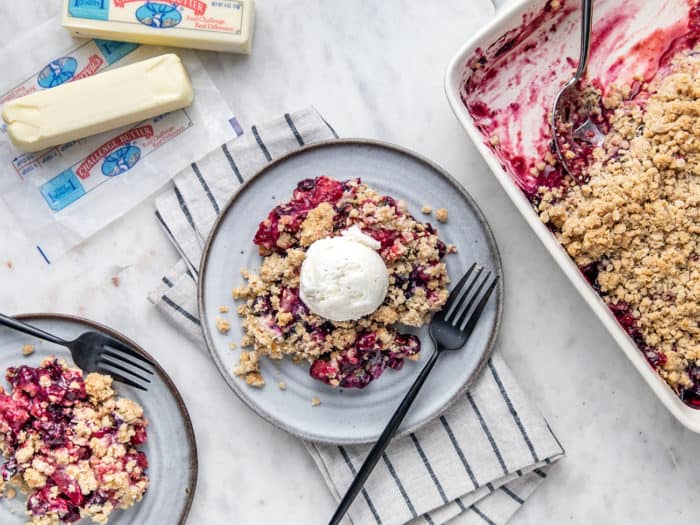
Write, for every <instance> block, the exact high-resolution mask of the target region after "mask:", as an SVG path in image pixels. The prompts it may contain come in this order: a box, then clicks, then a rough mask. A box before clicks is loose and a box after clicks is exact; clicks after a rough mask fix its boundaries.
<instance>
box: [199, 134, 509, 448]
mask: <svg viewBox="0 0 700 525" xmlns="http://www.w3.org/2000/svg"><path fill="white" fill-rule="evenodd" d="M337 145H354V146H373V147H379V148H384V149H388V150H392V151H393V152H395V153H399V154H401V155H407V156H409V157H412V158H414V159H416V160H418V161H419V162H421V163H423V164H426V165H428V166H429V167H430V168H431V169H433V170H434V171H435V172H437V173H438V174H439V175H441V176H442V177H444V178H445V179H446V180H447V181H448V182H449V183H450V184H451V185H452V186H453V187H454V188H455V190H457V191H458V192H459V193H460V194H461V195H462V197H463V198H464V199H465V200H466V201H467V202H468V203H469V205H470V206H471V208H472V210H473V211H474V213H475V214H476V217H477V219H478V220H479V223H480V224H481V226H482V227H483V228H484V231H485V232H486V237H487V240H488V242H489V251H490V252H491V253H493V255H494V259H495V260H496V268H495V269H494V271H495V272H496V273H497V274H498V275H499V276H500V278H499V280H498V286H497V291H498V293H497V296H496V299H497V303H496V321H495V323H494V326H493V329H492V330H491V334H490V336H489V340H488V342H487V344H486V349H485V350H484V351H483V354H482V357H481V359H480V361H479V363H478V364H477V367H476V369H475V371H474V373H473V374H472V375H471V377H469V379H468V380H467V381H465V383H464V385H462V387H461V388H460V389H459V390H458V391H457V392H455V394H454V395H453V396H452V397H451V398H450V399H449V400H448V401H447V403H445V405H444V406H443V407H442V408H441V409H440V410H439V411H437V412H436V413H435V415H434V416H433V417H432V418H428V419H426V420H425V421H420V422H418V423H416V424H414V425H412V426H410V427H408V428H406V429H403V430H402V431H401V432H398V433H397V434H396V436H395V438H400V437H403V436H407V435H408V434H411V433H413V432H415V431H416V430H418V429H419V428H421V427H422V426H424V425H425V424H427V423H429V422H430V421H433V420H434V419H435V418H437V417H439V416H441V415H442V414H444V413H445V412H446V411H447V410H448V409H449V408H450V407H451V406H452V405H453V404H454V403H455V401H457V399H458V398H459V397H461V396H462V395H464V393H465V392H466V391H467V390H468V389H469V387H471V386H472V384H473V383H474V381H475V380H476V378H477V377H479V375H480V374H481V372H482V370H483V368H484V366H485V365H486V363H487V361H488V360H489V358H490V357H491V354H492V352H493V347H494V345H495V344H496V337H497V336H498V332H499V330H500V327H501V319H502V317H503V300H504V297H503V296H504V283H503V265H502V262H501V254H500V252H499V250H498V245H497V243H496V238H495V237H494V235H493V231H492V230H491V226H490V225H489V223H488V221H487V220H486V216H485V215H484V213H483V212H482V211H481V208H480V207H479V205H478V204H477V203H476V201H475V200H474V198H473V197H472V196H471V194H470V193H469V192H468V191H467V190H466V189H465V188H464V187H463V186H462V185H461V184H460V183H459V181H457V179H455V178H454V177H453V176H452V175H450V174H449V173H448V172H447V171H446V170H445V169H443V168H442V167H441V166H439V165H438V164H436V163H435V162H433V161H431V160H430V159H428V158H426V157H424V156H423V155H421V154H419V153H416V152H414V151H411V150H409V149H407V148H403V147H401V146H397V145H395V144H392V143H390V142H385V141H380V140H373V139H362V138H344V139H330V140H324V141H320V142H314V143H313V144H309V145H307V146H303V147H301V148H298V149H295V150H293V151H291V152H289V153H286V154H285V155H283V156H281V157H278V158H277V159H275V160H273V161H271V162H269V163H268V164H266V165H265V166H263V167H262V168H261V169H260V170H259V171H258V172H256V173H255V174H254V175H252V176H251V177H250V178H249V179H248V180H246V181H245V182H244V183H243V184H242V185H241V186H239V187H238V189H237V190H236V191H235V192H234V194H233V195H232V196H231V198H230V199H229V200H228V202H227V203H226V205H225V206H223V207H222V208H221V212H220V213H219V215H218V217H217V218H216V221H215V222H214V225H213V226H212V229H211V231H210V232H209V236H208V237H207V242H206V243H205V245H204V250H203V252H202V258H201V261H200V265H199V281H198V283H197V305H198V308H199V315H200V319H201V321H202V322H201V323H200V328H201V330H202V335H203V336H204V341H205V343H206V347H207V351H208V352H209V355H210V356H211V357H212V359H213V360H214V363H215V364H216V367H217V369H218V370H219V373H220V374H221V375H222V376H223V378H224V380H225V381H226V383H227V384H228V386H229V387H230V388H231V390H233V392H234V393H235V394H236V396H238V398H239V399H240V400H241V401H243V403H244V404H245V405H246V406H247V407H248V408H249V409H250V410H252V411H253V412H254V413H255V414H257V415H258V416H260V417H261V418H263V419H264V420H265V421H267V422H268V423H270V424H272V425H273V426H275V427H277V428H279V429H281V430H284V431H285V432H287V433H289V434H292V435H294V436H297V437H299V438H301V439H304V440H307V441H311V442H314V443H323V444H328V445H360V444H366V443H372V442H374V441H375V440H376V438H347V439H343V440H333V439H324V438H322V437H319V436H313V435H310V434H306V433H304V432H301V431H299V430H298V429H296V428H292V427H289V426H288V425H286V424H284V423H282V422H281V421H278V420H277V419H275V418H274V417H272V416H270V415H269V414H267V413H266V412H264V411H263V410H260V409H259V408H258V406H257V405H256V404H255V403H254V402H253V400H252V399H251V398H250V397H249V396H248V395H247V394H246V393H245V391H244V389H243V388H241V385H240V384H239V382H238V381H237V380H236V378H235V377H233V376H232V375H231V373H230V372H229V371H228V370H226V368H225V366H224V364H223V363H222V362H221V360H220V359H219V356H218V355H217V353H216V352H215V351H214V342H213V338H212V336H211V333H210V331H209V328H208V326H207V323H206V321H205V319H206V316H207V312H206V308H205V305H204V283H205V281H206V275H207V273H206V266H207V261H208V259H209V253H210V249H211V246H212V245H213V244H214V241H215V239H216V235H217V233H218V231H219V227H220V226H221V223H222V222H223V219H224V217H225V216H226V214H227V213H228V211H229V210H230V209H231V207H232V206H233V205H234V204H235V202H236V199H237V198H238V197H239V196H240V195H241V194H242V193H243V192H244V191H245V190H246V189H247V188H248V186H249V185H250V184H251V183H252V182H253V181H254V180H255V179H256V178H258V177H259V176H261V175H263V174H264V173H266V172H267V171H268V170H270V169H272V168H273V167H274V166H276V165H277V164H279V163H281V162H284V161H285V160H287V159H288V158H289V157H293V156H295V155H300V154H303V153H305V152H307V151H309V150H313V149H321V148H325V147H332V146H337ZM376 437H379V436H376Z"/></svg>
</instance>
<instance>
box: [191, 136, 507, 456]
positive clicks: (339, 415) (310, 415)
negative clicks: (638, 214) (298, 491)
mask: <svg viewBox="0 0 700 525" xmlns="http://www.w3.org/2000/svg"><path fill="white" fill-rule="evenodd" d="M320 175H327V176H329V177H332V178H335V179H339V180H344V179H349V178H353V177H360V178H361V179H362V181H363V182H365V183H367V184H369V185H370V186H372V187H373V188H376V189H377V190H378V191H379V192H380V193H383V194H386V195H390V196H392V197H394V198H397V199H402V200H403V201H405V202H406V203H407V205H408V207H409V210H410V211H411V213H413V215H414V216H415V217H416V218H417V219H418V220H423V221H428V220H430V221H432V222H433V224H434V225H435V226H438V227H439V228H438V230H439V233H440V237H441V238H442V239H443V240H444V241H445V242H447V243H453V244H455V245H457V248H458V250H459V251H458V253H457V254H454V255H447V256H446V261H447V268H448V272H449V275H450V277H451V278H452V280H453V281H456V280H457V279H458V278H459V277H460V276H461V275H462V274H463V273H464V272H465V271H466V269H467V268H468V267H469V266H470V265H471V264H472V263H473V262H477V263H479V264H481V265H483V266H485V267H486V268H488V269H492V270H494V271H495V272H496V273H497V274H498V275H501V274H502V271H501V260H500V256H499V254H498V248H497V247H496V241H495V239H494V238H493V234H492V233H491V230H490V228H489V226H488V224H487V223H486V219H485V218H484V216H483V214H482V213H481V210H479V208H478V206H477V205H476V203H475V202H474V200H473V199H472V198H471V197H470V196H469V194H468V193H467V192H466V191H465V190H464V188H462V186H460V185H459V183H458V182H456V181H455V180H454V179H453V178H452V177H451V176H450V175H448V174H447V173H445V172H444V171H443V170H442V169H441V168H439V167H438V166H436V165H435V164H433V163H431V162H430V161H428V160H427V159H425V158H423V157H420V156H419V155H417V154H415V153H412V152H410V151H407V150H404V149H401V148H398V147H396V146H393V145H390V144H386V143H380V142H374V141H367V140H355V139H352V140H337V141H330V142H324V143H320V144H314V145H311V146H307V147H304V148H302V149H300V150H297V151H295V152H293V153H291V154H289V155H287V156H285V157H282V158H280V159H278V160H276V161H275V162H273V163H271V164H269V165H268V166H266V167H265V168H263V170H262V171H260V172H259V173H258V174H257V175H255V176H254V177H253V178H251V179H250V180H249V181H248V182H246V184H244V185H243V186H242V187H241V188H240V189H239V190H238V192H237V193H236V194H235V195H234V196H233V197H232V199H231V200H230V201H229V203H228V204H227V206H226V207H225V208H224V209H223V211H222V213H221V215H220V216H219V218H218V220H217V222H216V224H215V225H214V228H213V229H212V232H211V234H210V235H209V239H208V241H207V245H206V246H205V250H204V255H203V257H202V264H201V267H200V273H199V311H200V316H201V319H202V331H203V333H204V337H205V339H206V342H207V347H208V348H209V351H210V353H211V355H212V357H213V358H214V361H215V362H216V364H217V366H218V367H219V370H220V371H221V373H222V374H223V376H224V378H225V379H226V381H227V382H228V384H229V385H230V386H231V388H232V389H233V391H234V392H235V393H236V394H237V395H238V397H240V398H241V399H242V400H243V401H244V402H245V403H246V404H247V405H248V406H249V407H250V408H251V409H253V410H254V411H255V412H256V413H257V414H258V415H260V416H261V417H263V418H265V419H266V420H267V421H269V422H270V423H272V424H274V425H276V426H278V427H280V428H282V429H284V430H286V431H288V432H290V433H292V434H295V435H297V436H299V437H301V438H303V439H308V440H311V441H316V442H322V443H334V444H351V443H366V442H370V441H373V440H375V439H376V438H377V437H378V436H379V434H380V433H381V431H382V429H383V428H384V426H385V425H386V423H387V422H388V420H389V418H390V417H391V415H392V414H393V413H394V411H395V409H396V407H397V405H398V403H399V402H400V400H401V399H402V398H403V396H404V394H405V393H406V391H407V390H408V388H409V386H410V385H411V383H412V382H413V381H414V379H415V378H416V376H417V375H418V372H419V371H420V367H421V365H422V362H423V360H420V361H418V362H417V363H414V362H410V361H407V362H406V364H405V365H404V367H403V369H402V370H400V371H394V370H389V369H387V370H386V371H385V372H384V374H383V375H382V376H381V377H380V378H379V379H377V380H376V381H374V382H372V383H370V385H368V386H367V387H366V388H364V389H363V390H355V389H334V388H332V387H330V386H328V385H325V384H324V383H321V382H320V381H316V380H314V379H312V378H311V377H310V376H309V371H308V366H307V365H295V364H293V363H292V362H291V360H289V359H284V360H282V361H272V360H269V359H266V358H265V359H262V360H261V363H262V367H261V369H262V373H263V376H264V378H265V380H266V382H267V384H266V385H265V387H264V388H262V389H255V388H251V387H249V386H247V385H246V384H245V382H243V381H241V379H240V378H237V377H235V376H234V375H233V373H232V370H233V368H234V366H235V365H236V363H237V362H238V356H239V353H240V349H236V350H230V349H229V348H228V343H229V341H234V342H239V341H240V340H241V336H242V330H241V323H240V319H239V318H238V316H237V315H236V313H235V308H236V304H235V303H234V301H233V300H232V298H231V290H232V289H233V288H234V287H235V286H239V285H240V284H241V283H242V278H241V276H240V273H239V271H240V269H241V268H248V269H250V270H251V271H254V272H255V271H257V270H258V269H259V268H260V263H261V258H260V255H259V254H258V248H257V246H255V245H254V244H253V241H252V239H253V236H254V235H255V232H256V230H257V227H258V223H259V222H260V221H262V220H263V219H264V218H266V217H267V214H268V213H269V212H270V210H271V209H272V208H273V207H274V206H276V205H277V204H278V203H280V202H282V201H285V200H287V199H289V198H290V197H291V194H292V190H293V189H294V188H295V187H296V184H297V183H298V182H299V181H300V180H302V179H305V178H313V177H317V176H320ZM423 204H429V205H430V206H432V207H433V209H437V208H441V207H444V208H447V210H448V212H449V220H448V221H447V223H446V224H437V223H436V222H435V217H434V215H433V216H427V215H422V214H421V208H422V206H423ZM502 283H503V280H502V279H501V280H500V281H499V287H498V290H497V291H498V293H497V296H496V300H495V301H494V300H491V301H490V302H489V305H488V306H487V308H486V310H485V311H484V313H483V315H482V318H481V321H480V322H479V324H478V326H477V328H476V330H475V331H474V333H473V334H472V336H471V338H470V340H469V342H468V343H467V346H466V347H465V348H464V349H462V350H461V351H457V352H449V353H445V354H444V355H442V356H441V357H440V360H439V361H438V363H437V365H436V366H435V369H434V370H433V371H432V373H431V375H430V377H429V378H428V380H427V382H426V384H425V386H424V387H423V390H422V392H421V393H420V395H419V396H418V398H417V399H416V401H415V403H414V405H413V407H412V408H411V411H410V412H409V414H408V415H407V416H406V419H405V421H404V423H403V425H402V426H401V427H400V429H399V434H401V435H404V434H406V433H409V432H413V431H415V430H416V429H418V428H419V427H420V426H421V425H423V424H425V423H427V422H428V421H430V420H431V419H433V418H434V417H436V416H437V415H439V414H441V413H442V412H444V411H445V410H446V409H447V407H449V406H450V404H451V403H453V402H454V401H455V400H456V399H457V398H458V397H459V396H461V395H462V394H463V393H464V392H465V391H466V389H467V387H468V386H469V383H470V381H471V380H472V379H473V378H474V377H475V376H476V375H477V374H478V372H479V371H480V369H481V367H482V366H483V365H484V363H485V362H486V361H487V359H488V357H489V355H490V353H491V349H492V348H493V344H494V341H495V339H496V333H497V332H498V327H499V324H500V319H501V311H502V305H503V284H502ZM220 306H229V307H230V308H231V313H229V314H227V315H226V317H227V319H228V320H229V321H230V322H231V331H230V332H229V334H228V335H227V336H224V335H221V334H220V333H218V331H217V330H216V327H215V321H216V318H217V317H219V316H222V314H220V313H219V312H218V309H219V307H220ZM416 333H417V334H418V335H419V337H420V339H421V342H422V348H423V349H422V353H423V355H427V354H428V353H429V352H432V351H433V349H432V343H431V341H430V338H429V337H428V330H427V327H423V328H421V329H420V330H418V331H417V332H416ZM280 381H284V382H285V383H286V384H287V389H286V390H285V391H282V390H280V389H279V388H278V383H279V382H280ZM312 397H318V398H319V399H320V400H321V404H320V405H319V406H316V407H312V406H311V398H312Z"/></svg>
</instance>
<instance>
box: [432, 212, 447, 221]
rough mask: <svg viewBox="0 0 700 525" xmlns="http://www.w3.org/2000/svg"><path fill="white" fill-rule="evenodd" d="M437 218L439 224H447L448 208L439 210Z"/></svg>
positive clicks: (436, 214) (436, 213)
mask: <svg viewBox="0 0 700 525" xmlns="http://www.w3.org/2000/svg"><path fill="white" fill-rule="evenodd" d="M435 218H436V219H437V220H438V222H442V223H445V222H447V208H438V209H437V210H435Z"/></svg>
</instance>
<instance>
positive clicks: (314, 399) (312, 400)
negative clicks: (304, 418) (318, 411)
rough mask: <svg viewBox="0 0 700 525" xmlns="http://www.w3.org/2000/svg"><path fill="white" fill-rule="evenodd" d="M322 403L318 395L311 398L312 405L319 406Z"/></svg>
mask: <svg viewBox="0 0 700 525" xmlns="http://www.w3.org/2000/svg"><path fill="white" fill-rule="evenodd" d="M320 404H321V400H320V399H319V398H317V397H316V396H314V397H312V398H311V406H312V407H317V406H318V405H320Z"/></svg>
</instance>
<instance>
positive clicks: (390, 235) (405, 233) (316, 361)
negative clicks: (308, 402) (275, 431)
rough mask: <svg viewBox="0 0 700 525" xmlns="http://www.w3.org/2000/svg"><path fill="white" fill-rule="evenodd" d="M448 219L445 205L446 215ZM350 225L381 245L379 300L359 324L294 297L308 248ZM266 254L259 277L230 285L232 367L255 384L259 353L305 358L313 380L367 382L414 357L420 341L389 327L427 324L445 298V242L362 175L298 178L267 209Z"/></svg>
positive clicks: (263, 227) (260, 237)
mask: <svg viewBox="0 0 700 525" xmlns="http://www.w3.org/2000/svg"><path fill="white" fill-rule="evenodd" d="M445 215H446V211H445ZM352 226H358V227H359V228H360V229H361V230H362V232H363V233H365V234H366V235H368V236H370V237H372V238H374V239H375V240H376V241H378V242H379V243H380V245H381V248H380V249H379V250H378V253H379V254H380V256H381V257H382V259H383V261H384V263H385V264H386V266H387V270H388V273H389V288H388V292H387V295H386V297H385V300H384V302H383V304H382V305H381V306H380V307H379V308H378V309H377V310H376V311H375V312H373V313H372V314H370V315H368V316H365V317H363V318H361V319H359V320H357V321H341V322H336V321H330V320H328V319H324V318H322V317H320V316H317V315H315V314H313V313H311V312H310V311H309V309H308V308H307V306H306V305H305V304H304V303H303V301H302V300H301V299H300V297H299V275H300V269H301V265H302V263H303V262H304V258H305V252H306V249H307V248H308V247H309V246H310V245H311V244H312V243H313V242H314V241H317V240H319V239H323V238H326V237H332V236H336V235H340V234H341V233H342V232H343V231H345V230H347V229H348V228H350V227H352ZM254 242H255V244H257V245H258V246H259V249H260V253H261V255H262V256H263V261H262V266H261V268H260V271H259V273H257V274H255V273H252V272H249V271H247V270H245V269H244V270H242V271H241V275H242V276H243V278H244V279H245V280H246V281H247V282H246V283H245V284H244V285H242V286H239V287H237V288H235V289H234V290H233V297H234V299H236V300H240V301H243V302H242V303H241V304H240V305H239V307H238V309H237V311H238V313H239V315H240V316H241V317H242V318H243V322H242V324H243V330H244V332H245V335H244V337H243V340H242V341H241V346H243V347H249V348H250V347H252V350H250V351H244V352H242V353H241V357H240V362H239V364H238V366H237V367H236V368H235V370H234V373H235V374H236V375H239V376H243V377H245V379H246V382H247V383H248V384H251V385H253V386H262V385H263V384H264V381H263V380H262V377H261V376H260V368H259V359H260V358H261V357H262V356H267V357H269V358H272V359H282V358H283V357H285V356H289V357H291V358H292V359H293V360H294V361H296V362H302V361H303V362H309V363H310V364H311V375H312V377H314V378H316V379H319V380H321V381H324V382H326V383H329V384H331V385H333V386H344V387H359V388H361V387H364V386H366V385H367V384H368V383H369V382H371V381H372V380H373V379H376V378H377V377H379V375H381V373H382V371H383V370H384V369H385V368H386V367H389V368H394V369H399V368H401V366H402V365H403V362H404V359H405V358H417V354H418V351H419V349H420V342H419V340H418V338H417V337H416V336H414V335H412V334H403V333H399V332H398V331H397V330H396V328H395V327H394V326H393V325H394V324H395V323H402V324H404V325H409V326H416V327H417V326H421V325H423V324H425V323H426V322H427V321H428V320H429V318H430V316H431V315H432V313H434V312H436V311H438V310H439V309H440V308H441V307H442V305H443V304H444V303H445V301H446V299H447V284H448V277H447V270H446V266H445V263H444V262H443V260H442V259H443V257H444V256H445V254H446V253H447V251H448V250H447V246H446V245H445V244H444V243H443V242H442V241H441V240H440V239H439V238H438V235H437V232H436V231H435V229H434V228H433V227H432V226H431V225H430V224H428V223H422V222H419V221H417V220H416V219H415V218H414V217H413V216H412V215H411V214H410V213H409V212H408V210H407V208H406V205H405V204H404V203H402V202H400V201H396V200H394V199H393V198H391V197H388V196H386V195H380V194H379V193H377V192H376V191H375V190H373V189H372V188H370V187H368V186H367V185H366V184H362V183H361V182H360V181H359V180H357V179H355V180H348V181H345V182H340V181H336V180H333V179H330V178H327V177H318V178H316V179H306V180H303V181H301V182H300V183H299V184H298V186H297V188H296V190H295V191H294V193H293V196H292V199H291V200H290V201H288V202H285V203H282V204H280V205H279V206H277V207H276V208H275V209H274V210H272V212H270V214H269V216H268V217H267V219H265V220H264V221H263V222H262V223H261V224H260V227H259V229H258V232H257V234H256V235H255V239H254Z"/></svg>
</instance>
